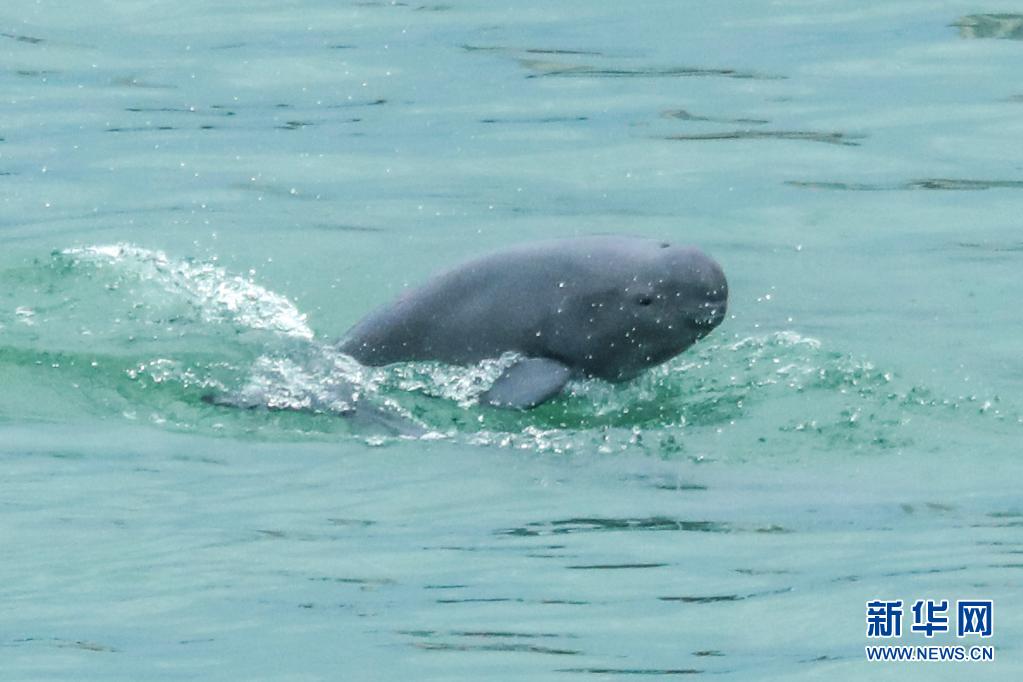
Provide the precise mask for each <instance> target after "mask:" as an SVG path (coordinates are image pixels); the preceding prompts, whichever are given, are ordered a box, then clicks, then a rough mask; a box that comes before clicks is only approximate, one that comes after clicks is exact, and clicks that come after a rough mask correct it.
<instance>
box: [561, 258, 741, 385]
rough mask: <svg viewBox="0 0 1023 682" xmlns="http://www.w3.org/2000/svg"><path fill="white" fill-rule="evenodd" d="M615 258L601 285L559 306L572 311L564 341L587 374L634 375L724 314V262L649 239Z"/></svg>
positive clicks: (689, 342)
mask: <svg viewBox="0 0 1023 682" xmlns="http://www.w3.org/2000/svg"><path fill="white" fill-rule="evenodd" d="M613 262H614V265H613V266H612V267H611V268H610V269H609V270H605V271H604V272H603V273H602V274H603V278H602V281H603V283H604V286H603V287H601V289H600V290H599V291H592V290H591V291H583V290H577V291H576V292H575V293H574V295H572V296H570V297H568V298H566V299H565V300H564V301H563V304H562V306H561V308H560V310H559V313H561V315H559V317H562V316H563V317H564V318H565V319H564V320H562V324H560V325H559V327H560V330H561V333H560V334H558V336H559V337H561V338H560V341H561V342H562V343H566V342H567V343H568V345H569V346H571V348H570V349H566V350H568V351H569V353H570V354H571V355H572V356H573V357H575V358H576V364H577V366H580V367H581V368H582V369H583V371H584V372H585V373H586V374H589V375H592V376H596V377H599V378H602V379H607V380H609V381H624V380H628V379H631V378H633V377H635V376H637V375H638V374H640V373H641V372H643V371H644V370H645V369H648V368H650V367H654V366H656V365H659V364H661V363H663V362H665V361H667V360H669V359H671V358H673V357H675V356H676V355H678V354H679V353H681V352H683V351H684V350H686V349H687V348H689V347H690V346H692V345H693V344H694V343H696V342H697V341H698V340H699V339H701V338H703V337H704V336H706V335H707V334H709V333H710V332H711V331H712V330H713V329H714V328H715V327H717V326H718V325H719V324H721V322H722V321H723V320H724V318H725V312H726V310H727V306H728V282H727V281H726V279H725V274H724V272H723V271H722V269H721V266H720V265H718V264H717V263H716V262H715V261H714V260H713V259H712V258H710V257H709V256H708V255H706V254H705V253H703V252H702V251H700V250H699V249H697V248H695V247H691V246H676V245H673V244H670V243H667V242H657V241H652V240H642V242H641V243H638V244H635V245H634V246H631V247H630V248H629V249H628V250H627V251H626V252H624V253H620V255H619V256H618V257H617V258H615V260H614V261H613ZM609 285H610V286H609ZM577 289H578V288H577ZM566 323H569V324H571V325H573V326H575V338H574V339H571V340H570V339H568V338H566V334H567V333H570V332H568V329H567V328H566ZM556 352H557V351H556V350H555V354H556ZM580 358H581V359H580Z"/></svg>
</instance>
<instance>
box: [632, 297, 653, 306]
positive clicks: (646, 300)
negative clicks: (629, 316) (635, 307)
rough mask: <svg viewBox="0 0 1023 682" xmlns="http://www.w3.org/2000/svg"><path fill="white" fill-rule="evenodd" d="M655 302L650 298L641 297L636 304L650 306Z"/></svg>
mask: <svg viewBox="0 0 1023 682" xmlns="http://www.w3.org/2000/svg"><path fill="white" fill-rule="evenodd" d="M653 302H654V299H653V298H651V297H650V296H640V297H639V298H637V299H636V303H638V304H640V305H650V304H651V303H653Z"/></svg>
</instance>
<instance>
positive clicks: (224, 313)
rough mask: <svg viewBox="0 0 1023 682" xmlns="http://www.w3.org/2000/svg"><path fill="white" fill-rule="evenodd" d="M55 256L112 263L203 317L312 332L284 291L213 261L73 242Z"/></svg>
mask: <svg viewBox="0 0 1023 682" xmlns="http://www.w3.org/2000/svg"><path fill="white" fill-rule="evenodd" d="M59 256H61V257H65V258H67V259H69V261H70V262H69V265H70V266H71V267H81V266H82V265H92V266H95V267H111V268H115V269H116V271H117V272H118V273H119V274H120V275H122V276H127V277H132V278H135V279H137V280H139V281H145V282H149V283H152V284H154V285H156V286H159V287H161V288H162V289H163V290H164V291H165V292H167V293H168V294H171V295H172V296H176V297H181V298H183V299H184V300H185V301H187V302H188V303H190V304H191V305H192V306H193V307H194V308H195V309H196V310H197V311H199V313H200V314H201V318H202V319H203V320H204V321H206V322H220V323H223V322H227V323H233V324H237V325H239V326H243V327H248V328H250V329H264V330H268V331H273V332H277V333H279V334H284V335H285V336H290V337H294V338H299V339H312V338H313V331H312V329H310V328H309V326H308V325H307V324H306V316H305V314H303V313H301V312H299V310H298V309H297V308H296V307H295V305H294V304H293V303H292V302H291V301H289V300H288V299H287V298H286V297H284V296H281V295H280V294H277V293H274V292H272V291H270V290H268V289H265V288H263V287H262V286H260V285H258V284H256V283H254V282H253V281H252V280H250V279H247V278H245V277H241V276H240V275H232V274H229V273H228V272H227V271H226V270H225V269H224V268H221V267H219V266H216V265H214V264H212V263H203V262H198V261H193V260H189V259H171V258H169V257H168V256H167V254H165V253H164V252H163V251H153V250H150V249H144V248H140V247H138V246H133V245H131V244H113V245H106V246H86V247H79V248H71V249H65V250H64V251H61V252H60V254H59Z"/></svg>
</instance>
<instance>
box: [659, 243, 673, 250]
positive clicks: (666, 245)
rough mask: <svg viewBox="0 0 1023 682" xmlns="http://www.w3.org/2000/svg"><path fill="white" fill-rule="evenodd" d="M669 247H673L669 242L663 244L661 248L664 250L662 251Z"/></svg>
mask: <svg viewBox="0 0 1023 682" xmlns="http://www.w3.org/2000/svg"><path fill="white" fill-rule="evenodd" d="M669 246H671V244H669V243H668V242H661V248H662V249H666V248H668V247H669Z"/></svg>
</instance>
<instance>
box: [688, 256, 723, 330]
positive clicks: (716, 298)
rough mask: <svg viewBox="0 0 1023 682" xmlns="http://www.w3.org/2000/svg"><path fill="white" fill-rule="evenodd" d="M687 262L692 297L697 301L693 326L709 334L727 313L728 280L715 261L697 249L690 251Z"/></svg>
mask: <svg viewBox="0 0 1023 682" xmlns="http://www.w3.org/2000/svg"><path fill="white" fill-rule="evenodd" d="M689 261H690V263H689V267H690V271H691V273H692V287H693V296H694V298H695V299H696V300H697V301H699V303H697V304H696V310H695V311H693V324H694V325H695V326H697V327H700V328H701V329H704V330H706V331H705V333H706V332H710V330H712V329H714V328H715V327H717V326H718V325H719V324H721V323H722V322H723V321H724V319H725V314H726V313H727V312H728V280H727V279H726V278H725V271H724V270H722V269H721V266H720V265H718V263H717V261H715V260H714V259H713V258H711V257H710V256H708V255H707V254H705V253H703V252H702V251H699V250H698V249H692V250H691V251H690V253H689Z"/></svg>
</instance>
